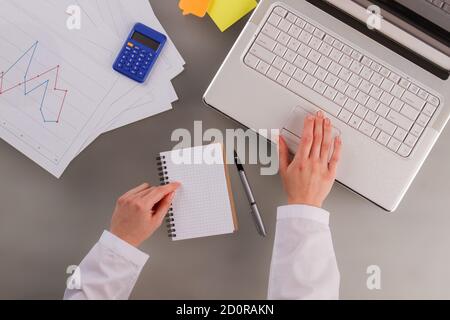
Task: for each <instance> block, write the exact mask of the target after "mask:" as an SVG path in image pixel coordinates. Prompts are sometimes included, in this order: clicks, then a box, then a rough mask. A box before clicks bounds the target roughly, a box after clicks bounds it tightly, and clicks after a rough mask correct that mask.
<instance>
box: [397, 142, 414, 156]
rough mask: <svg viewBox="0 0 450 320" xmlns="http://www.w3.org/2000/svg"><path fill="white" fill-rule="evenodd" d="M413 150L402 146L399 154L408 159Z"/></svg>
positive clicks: (404, 145)
mask: <svg viewBox="0 0 450 320" xmlns="http://www.w3.org/2000/svg"><path fill="white" fill-rule="evenodd" d="M411 150H412V149H411V148H410V147H408V146H407V145H406V144H402V145H401V146H400V148H399V149H398V151H397V152H398V154H399V155H401V156H402V157H408V156H409V155H410V154H411Z"/></svg>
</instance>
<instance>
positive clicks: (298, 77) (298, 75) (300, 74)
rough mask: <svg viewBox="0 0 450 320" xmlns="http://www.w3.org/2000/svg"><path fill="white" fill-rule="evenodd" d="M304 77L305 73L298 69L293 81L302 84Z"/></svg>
mask: <svg viewBox="0 0 450 320" xmlns="http://www.w3.org/2000/svg"><path fill="white" fill-rule="evenodd" d="M305 77H306V72H305V71H303V70H300V69H297V70H296V71H295V73H294V79H296V80H298V81H300V82H302V81H303V79H305Z"/></svg>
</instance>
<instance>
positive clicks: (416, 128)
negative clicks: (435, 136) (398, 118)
mask: <svg viewBox="0 0 450 320" xmlns="http://www.w3.org/2000/svg"><path fill="white" fill-rule="evenodd" d="M423 130H424V128H423V127H421V126H419V125H418V124H417V123H416V124H414V126H413V127H412V129H411V131H410V132H411V134H413V135H415V136H416V137H420V135H421V134H422V132H423Z"/></svg>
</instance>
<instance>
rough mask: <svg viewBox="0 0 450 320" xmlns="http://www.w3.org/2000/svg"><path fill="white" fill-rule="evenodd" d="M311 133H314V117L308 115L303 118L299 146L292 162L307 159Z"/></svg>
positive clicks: (311, 140) (309, 151)
mask: <svg viewBox="0 0 450 320" xmlns="http://www.w3.org/2000/svg"><path fill="white" fill-rule="evenodd" d="M313 132H314V117H313V116H311V115H309V116H307V117H306V118H305V123H304V125H303V132H302V138H301V140H300V144H299V145H298V150H297V153H296V154H295V158H294V161H296V162H298V161H301V160H306V159H308V158H309V154H310V153H311V146H312V142H313Z"/></svg>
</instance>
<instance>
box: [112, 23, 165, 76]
mask: <svg viewBox="0 0 450 320" xmlns="http://www.w3.org/2000/svg"><path fill="white" fill-rule="evenodd" d="M166 41H167V37H166V36H165V35H163V34H162V33H160V32H158V31H156V30H153V29H152V28H149V27H147V26H145V25H143V24H142V23H137V24H135V25H134V27H133V29H132V30H131V32H130V34H129V36H128V38H127V39H126V41H125V44H124V46H123V48H122V50H121V51H120V54H119V56H118V57H117V59H116V61H115V62H114V65H113V69H114V70H116V71H117V72H119V73H121V74H123V75H124V76H126V77H128V78H130V79H132V80H134V81H137V82H139V83H144V82H145V80H146V79H147V77H148V75H149V74H150V71H151V70H152V68H153V66H154V64H155V62H156V60H157V59H158V56H159V55H160V53H161V51H162V49H163V48H164V45H165V43H166Z"/></svg>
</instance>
